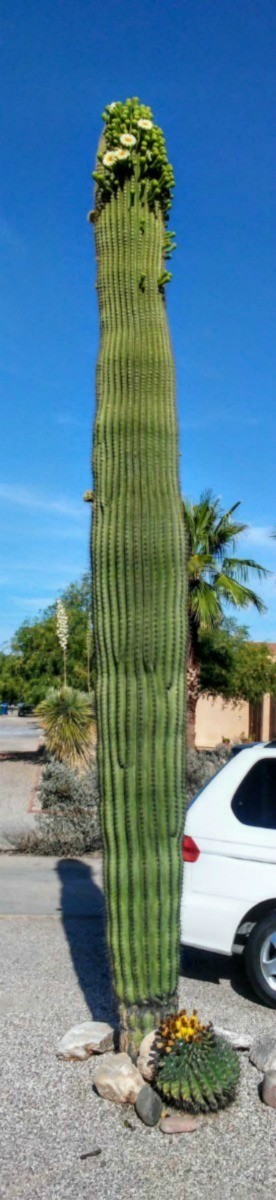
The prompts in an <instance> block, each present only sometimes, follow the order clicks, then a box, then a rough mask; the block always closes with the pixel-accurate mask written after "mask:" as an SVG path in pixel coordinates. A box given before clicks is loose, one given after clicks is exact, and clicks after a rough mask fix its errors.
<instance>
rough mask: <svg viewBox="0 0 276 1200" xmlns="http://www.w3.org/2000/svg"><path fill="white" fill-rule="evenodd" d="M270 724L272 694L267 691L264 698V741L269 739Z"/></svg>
mask: <svg viewBox="0 0 276 1200" xmlns="http://www.w3.org/2000/svg"><path fill="white" fill-rule="evenodd" d="M269 725H270V696H269V694H268V693H267V694H266V695H265V696H264V698H263V720H262V741H263V742H268V741H269Z"/></svg>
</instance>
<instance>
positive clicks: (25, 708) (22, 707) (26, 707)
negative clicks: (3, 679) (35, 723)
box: [17, 701, 34, 717]
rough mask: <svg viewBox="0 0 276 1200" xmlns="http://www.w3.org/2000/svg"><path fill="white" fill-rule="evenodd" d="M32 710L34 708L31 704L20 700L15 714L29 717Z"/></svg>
mask: <svg viewBox="0 0 276 1200" xmlns="http://www.w3.org/2000/svg"><path fill="white" fill-rule="evenodd" d="M33 711H34V710H33V707H32V705H31V704H24V703H23V701H22V702H21V703H20V704H19V705H18V709H17V715H18V717H30V716H31V713H32V712H33Z"/></svg>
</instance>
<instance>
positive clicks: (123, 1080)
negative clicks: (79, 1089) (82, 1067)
mask: <svg viewBox="0 0 276 1200" xmlns="http://www.w3.org/2000/svg"><path fill="white" fill-rule="evenodd" d="M94 1084H95V1088H96V1091H97V1092H98V1093H99V1096H103V1098H104V1100H115V1104H135V1101H136V1100H137V1096H138V1095H139V1092H140V1091H141V1088H142V1087H143V1085H144V1080H143V1077H142V1075H140V1071H138V1070H137V1067H135V1066H134V1063H133V1062H131V1058H129V1056H128V1054H124V1053H122V1054H108V1055H107V1057H106V1058H105V1061H104V1062H102V1063H101V1064H100V1066H99V1067H97V1070H96V1071H95V1075H94Z"/></svg>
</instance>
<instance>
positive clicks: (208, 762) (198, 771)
mask: <svg viewBox="0 0 276 1200" xmlns="http://www.w3.org/2000/svg"><path fill="white" fill-rule="evenodd" d="M228 758H229V750H228V748H227V746H216V748H215V749H214V750H188V753H187V762H186V805H187V804H189V803H190V800H192V799H193V797H194V796H196V794H197V792H199V790H200V788H202V787H204V784H205V783H207V780H208V779H211V778H212V775H215V772H216V771H219V769H220V767H223V766H224V763H226V762H227V760H228Z"/></svg>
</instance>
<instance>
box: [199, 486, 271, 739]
mask: <svg viewBox="0 0 276 1200" xmlns="http://www.w3.org/2000/svg"><path fill="white" fill-rule="evenodd" d="M239 505H240V501H239V500H238V501H237V503H236V504H233V505H232V508H229V509H228V512H223V510H222V508H221V506H220V501H219V499H216V498H215V497H214V496H213V494H212V492H211V491H206V492H204V493H203V494H202V495H201V496H200V500H199V504H191V503H189V501H188V500H184V501H183V508H184V521H185V526H186V537H187V564H188V650H187V710H188V712H187V718H188V735H187V736H188V745H189V746H194V744H195V715H196V703H197V699H198V694H199V677H200V661H199V642H200V635H201V634H202V633H205V632H206V631H207V630H208V629H211V628H214V626H219V625H221V623H222V621H223V618H224V611H223V605H224V604H227V605H231V606H232V607H233V608H242V609H244V608H248V607H249V605H250V604H253V605H254V608H256V609H257V611H258V612H259V613H262V612H265V611H266V608H265V604H264V603H263V601H262V600H261V598H260V596H258V595H257V593H256V592H254V591H252V589H251V588H250V587H249V586H248V580H249V578H250V574H251V571H252V572H254V574H255V576H256V575H257V577H258V579H262V578H264V577H266V576H267V575H268V574H269V572H268V571H266V570H265V568H264V567H261V566H260V565H259V563H256V562H254V560H253V559H251V558H237V557H236V544H237V538H238V537H239V536H240V535H241V534H243V533H245V532H246V530H247V529H248V526H247V525H246V524H245V523H244V522H242V521H237V520H236V519H235V516H234V514H235V513H236V510H237V508H239Z"/></svg>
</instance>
